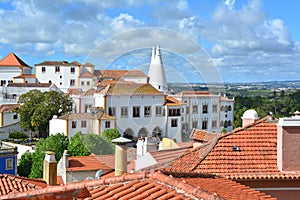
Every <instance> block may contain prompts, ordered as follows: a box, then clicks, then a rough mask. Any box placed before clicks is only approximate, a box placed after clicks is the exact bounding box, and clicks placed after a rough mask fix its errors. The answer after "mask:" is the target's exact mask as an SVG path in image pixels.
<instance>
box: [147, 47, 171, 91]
mask: <svg viewBox="0 0 300 200" xmlns="http://www.w3.org/2000/svg"><path fill="white" fill-rule="evenodd" d="M148 77H149V83H150V84H151V85H152V86H153V87H155V88H156V89H157V90H159V91H161V92H163V93H167V91H168V85H167V79H166V74H165V70H164V66H163V62H162V59H161V55H160V48H159V46H157V47H153V48H152V56H151V62H150V67H149V72H148Z"/></svg>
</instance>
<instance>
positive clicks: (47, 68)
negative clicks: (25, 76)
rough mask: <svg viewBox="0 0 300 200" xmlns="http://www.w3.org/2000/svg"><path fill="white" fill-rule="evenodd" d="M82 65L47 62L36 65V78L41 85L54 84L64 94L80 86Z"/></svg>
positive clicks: (65, 62)
mask: <svg viewBox="0 0 300 200" xmlns="http://www.w3.org/2000/svg"><path fill="white" fill-rule="evenodd" d="M80 67H81V64H80V63H78V62H76V61H74V62H71V63H69V62H67V61H45V62H42V63H39V64H36V65H35V76H36V78H37V81H38V82H40V83H54V84H55V85H56V86H57V87H58V88H59V89H61V90H62V91H63V92H67V90H68V89H70V88H78V87H79V86H80V81H79V76H80V71H81V69H80Z"/></svg>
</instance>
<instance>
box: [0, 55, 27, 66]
mask: <svg viewBox="0 0 300 200" xmlns="http://www.w3.org/2000/svg"><path fill="white" fill-rule="evenodd" d="M0 66H11V67H29V68H31V67H30V66H29V65H27V64H26V63H25V62H24V61H23V60H21V59H20V58H19V57H18V56H16V55H15V54H14V53H10V54H8V55H7V56H6V57H4V58H3V59H2V60H0Z"/></svg>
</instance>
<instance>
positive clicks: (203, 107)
mask: <svg viewBox="0 0 300 200" xmlns="http://www.w3.org/2000/svg"><path fill="white" fill-rule="evenodd" d="M207 108H208V106H207V105H203V106H202V113H207V112H208V109H207Z"/></svg>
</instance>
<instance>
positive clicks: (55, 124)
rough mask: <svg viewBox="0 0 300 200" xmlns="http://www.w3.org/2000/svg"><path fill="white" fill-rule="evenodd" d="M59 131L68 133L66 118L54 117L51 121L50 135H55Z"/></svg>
mask: <svg viewBox="0 0 300 200" xmlns="http://www.w3.org/2000/svg"><path fill="white" fill-rule="evenodd" d="M57 133H63V134H64V135H66V134H67V127H66V120H63V119H57V118H52V119H51V120H50V121H49V135H55V134H57Z"/></svg>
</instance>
